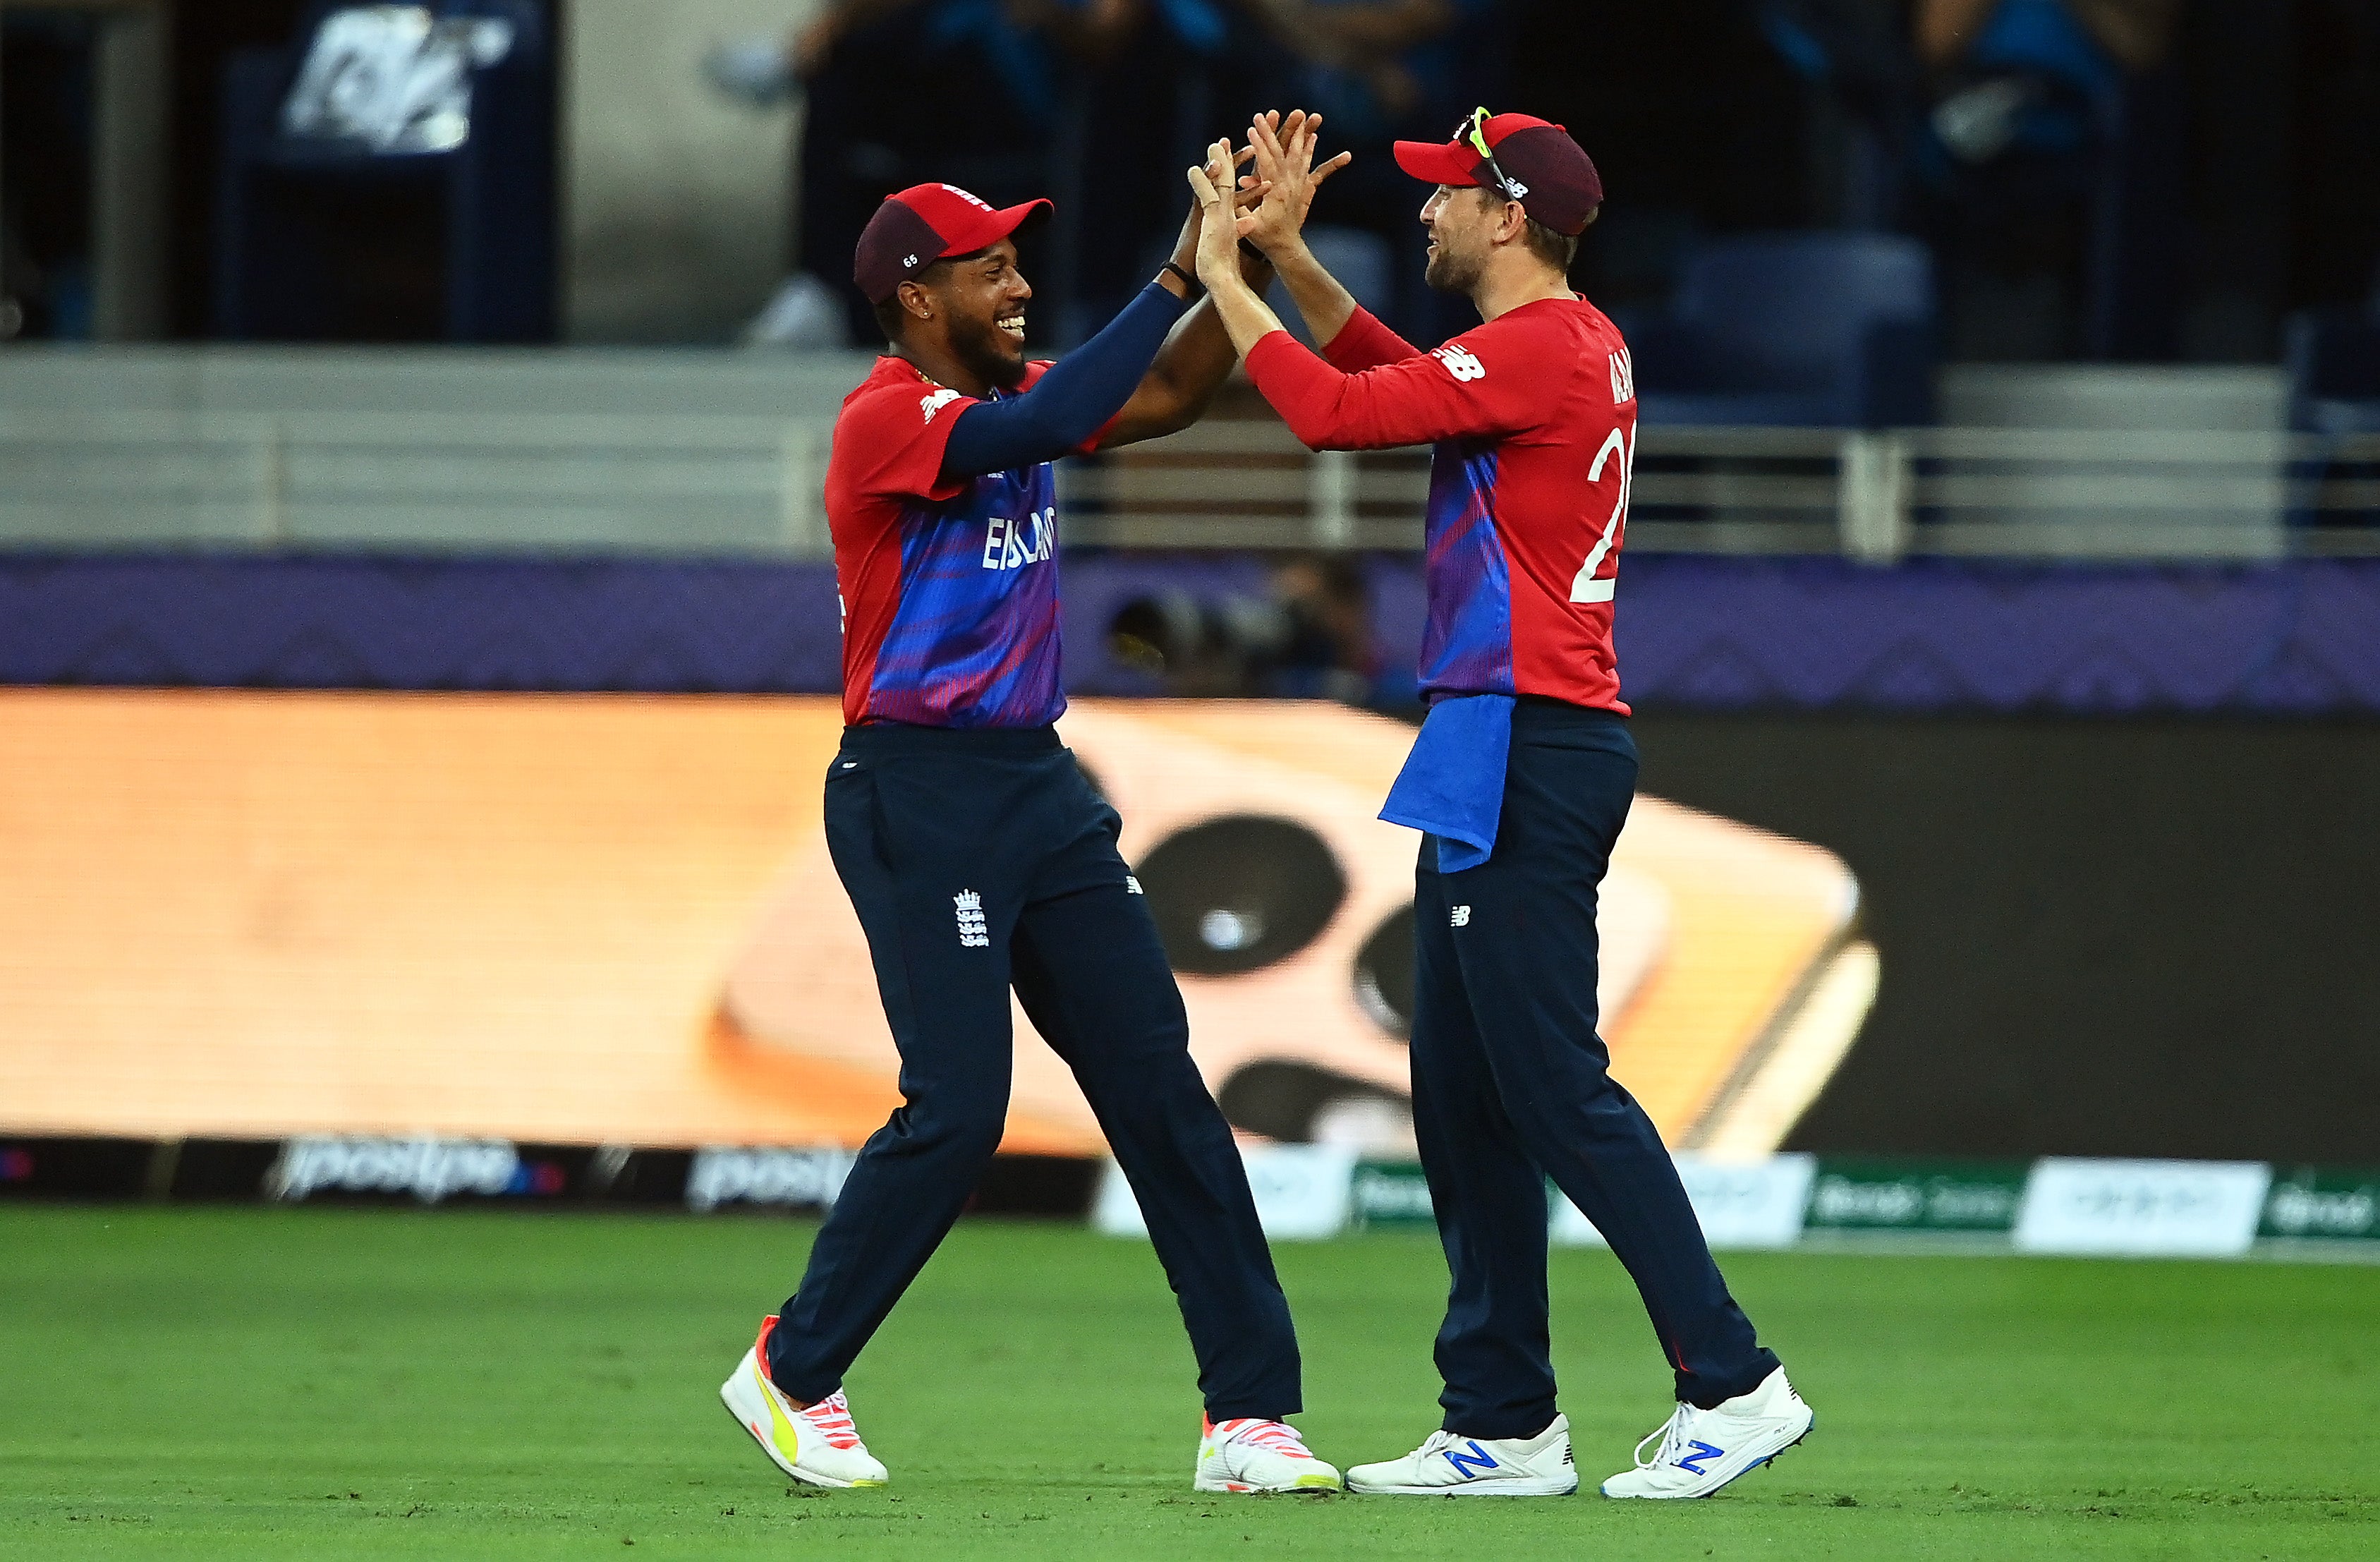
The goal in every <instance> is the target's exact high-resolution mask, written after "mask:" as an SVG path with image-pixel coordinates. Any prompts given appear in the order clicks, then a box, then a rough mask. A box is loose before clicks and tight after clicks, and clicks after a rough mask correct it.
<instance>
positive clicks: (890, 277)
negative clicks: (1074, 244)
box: [851, 185, 1055, 304]
mask: <svg viewBox="0 0 2380 1562" xmlns="http://www.w3.org/2000/svg"><path fill="white" fill-rule="evenodd" d="M1053 210H1055V208H1053V207H1052V206H1051V205H1050V202H1048V201H1026V203H1025V204H1024V205H1022V206H1010V207H1006V208H1002V207H997V206H994V205H992V204H991V203H990V201H983V200H980V199H978V198H977V197H976V196H972V195H969V194H968V193H967V192H966V191H965V190H963V189H960V188H959V187H958V186H956V185H911V186H910V187H909V188H908V189H905V190H899V191H896V192H895V193H893V194H892V195H888V196H886V197H885V198H884V204H883V205H881V206H879V207H878V208H876V214H875V215H874V216H872V217H870V218H868V226H867V227H865V228H863V229H862V230H861V231H860V235H859V249H858V251H857V252H856V254H854V255H853V256H852V261H851V279H852V280H853V281H854V282H856V283H857V284H859V290H860V291H861V292H862V293H865V294H867V295H868V302H869V303H871V304H880V303H882V302H883V301H884V300H885V299H889V298H891V297H892V294H893V292H894V290H895V289H897V288H898V287H900V286H901V284H903V283H904V282H906V281H908V280H909V279H910V278H912V277H914V276H916V275H917V274H918V273H919V272H921V271H923V270H925V269H926V268H927V267H928V266H929V265H932V264H933V263H934V262H936V261H940V260H947V259H949V258H950V257H951V256H953V255H972V254H974V253H975V252H976V251H977V250H987V249H990V247H991V246H992V245H994V244H997V243H999V242H1000V241H1001V240H1002V239H1003V238H1007V237H1008V236H1009V235H1010V234H1012V233H1014V232H1015V231H1016V230H1017V229H1018V228H1020V227H1023V226H1025V225H1026V223H1028V222H1031V221H1033V220H1034V219H1036V218H1038V217H1046V216H1048V215H1049V214H1050V212H1051V211H1053Z"/></svg>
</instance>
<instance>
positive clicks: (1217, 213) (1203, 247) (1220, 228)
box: [1189, 136, 1256, 292]
mask: <svg viewBox="0 0 2380 1562" xmlns="http://www.w3.org/2000/svg"><path fill="white" fill-rule="evenodd" d="M1236 162H1237V159H1235V158H1234V157H1233V155H1232V142H1231V138H1230V137H1228V136H1226V137H1225V138H1223V139H1222V140H1219V141H1217V142H1215V143H1214V144H1213V145H1212V146H1210V147H1208V149H1207V163H1206V165H1205V166H1204V167H1199V168H1193V169H1191V170H1190V172H1189V177H1190V190H1191V193H1192V194H1193V195H1195V196H1196V197H1197V201H1198V280H1199V281H1201V282H1203V283H1205V284H1206V285H1207V287H1208V290H1209V291H1210V292H1215V291H1220V290H1221V289H1222V288H1224V287H1228V286H1230V285H1232V284H1233V283H1237V282H1239V281H1240V280H1241V278H1240V238H1241V225H1242V224H1245V223H1253V222H1254V221H1255V220H1256V219H1255V217H1254V216H1253V215H1240V214H1237V213H1236V212H1235V210H1234V208H1235V207H1236V206H1237V205H1238V201H1237V200H1236V199H1235V198H1236V197H1237V195H1238V194H1239V193H1240V192H1239V190H1238V189H1237V184H1238V181H1237V180H1236V179H1235V178H1234V177H1233V167H1234V165H1235V164H1236Z"/></svg>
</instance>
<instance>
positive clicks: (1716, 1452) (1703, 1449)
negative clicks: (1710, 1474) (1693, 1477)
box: [1678, 1441, 1727, 1475]
mask: <svg viewBox="0 0 2380 1562" xmlns="http://www.w3.org/2000/svg"><path fill="white" fill-rule="evenodd" d="M1687 1446H1688V1447H1691V1448H1692V1449H1694V1457H1693V1458H1682V1459H1680V1460H1679V1461H1678V1468H1679V1469H1680V1470H1693V1471H1694V1473H1695V1474H1697V1475H1701V1474H1705V1473H1706V1471H1705V1470H1704V1469H1703V1461H1704V1460H1706V1459H1715V1458H1718V1457H1719V1456H1720V1455H1721V1454H1724V1453H1726V1452H1727V1450H1726V1449H1725V1448H1714V1447H1712V1446H1710V1445H1709V1444H1708V1443H1704V1442H1699V1441H1697V1442H1694V1443H1689V1444H1688V1445H1687Z"/></svg>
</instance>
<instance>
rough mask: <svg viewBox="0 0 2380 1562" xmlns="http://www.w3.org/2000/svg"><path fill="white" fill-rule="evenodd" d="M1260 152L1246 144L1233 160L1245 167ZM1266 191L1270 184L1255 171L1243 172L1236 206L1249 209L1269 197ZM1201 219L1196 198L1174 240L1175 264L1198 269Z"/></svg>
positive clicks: (1235, 163)
mask: <svg viewBox="0 0 2380 1562" xmlns="http://www.w3.org/2000/svg"><path fill="white" fill-rule="evenodd" d="M1256 154H1257V153H1256V148H1254V147H1252V146H1244V147H1242V148H1240V150H1239V151H1237V152H1235V153H1233V154H1232V162H1233V165H1235V166H1245V165H1247V164H1249V163H1250V162H1252V161H1254V159H1255V157H1256ZM1265 193H1266V187H1265V185H1264V182H1263V181H1262V180H1261V179H1258V178H1257V177H1256V176H1255V175H1254V174H1243V175H1242V176H1240V178H1239V183H1238V188H1237V189H1235V190H1234V191H1233V197H1232V203H1233V207H1234V209H1235V210H1236V211H1239V212H1246V211H1249V210H1251V209H1253V208H1254V207H1255V206H1256V204H1257V202H1258V201H1262V200H1263V199H1264V198H1265ZM1200 222H1201V211H1200V207H1199V204H1198V202H1197V201H1195V200H1194V201H1191V202H1190V214H1189V216H1187V217H1186V218H1184V220H1183V223H1182V232H1181V234H1180V235H1179V236H1178V237H1176V238H1175V239H1174V240H1173V256H1172V260H1173V263H1174V264H1175V265H1177V266H1180V267H1181V268H1182V269H1183V270H1184V271H1196V269H1197V264H1198V230H1199V226H1200Z"/></svg>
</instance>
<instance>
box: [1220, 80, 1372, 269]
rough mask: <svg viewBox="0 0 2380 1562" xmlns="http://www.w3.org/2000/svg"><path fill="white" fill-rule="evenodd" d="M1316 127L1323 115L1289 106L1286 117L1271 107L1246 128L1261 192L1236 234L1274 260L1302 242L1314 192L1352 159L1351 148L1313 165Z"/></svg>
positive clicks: (1320, 126)
mask: <svg viewBox="0 0 2380 1562" xmlns="http://www.w3.org/2000/svg"><path fill="white" fill-rule="evenodd" d="M1321 128H1322V116H1320V115H1318V114H1308V113H1306V112H1305V110H1304V109H1292V110H1291V111H1290V112H1289V115H1288V116H1287V117H1286V118H1283V116H1282V115H1281V110H1279V109H1273V110H1271V111H1269V112H1268V113H1265V114H1261V115H1258V116H1257V118H1256V121H1255V123H1253V124H1251V125H1250V126H1249V127H1248V147H1247V150H1248V151H1249V152H1251V153H1255V156H1256V173H1255V183H1256V185H1257V188H1259V189H1262V190H1263V191H1264V196H1263V199H1262V201H1259V202H1258V204H1257V207H1256V209H1255V210H1254V211H1253V212H1251V213H1249V214H1247V215H1245V216H1244V217H1242V218H1241V219H1240V237H1242V238H1245V239H1246V240H1247V241H1248V242H1249V243H1251V244H1253V245H1255V246H1256V247H1257V249H1258V250H1263V251H1264V253H1265V254H1266V256H1267V257H1268V258H1269V259H1271V260H1274V261H1279V260H1280V259H1281V256H1282V255H1283V254H1284V253H1286V252H1288V251H1289V250H1292V249H1293V247H1295V246H1296V245H1297V244H1298V243H1299V242H1300V241H1301V240H1300V238H1299V235H1300V234H1301V233H1302V232H1303V230H1304V229H1305V214H1306V213H1307V211H1308V210H1310V209H1311V208H1312V207H1313V205H1314V192H1315V190H1316V189H1318V188H1320V186H1321V184H1322V181H1323V180H1325V179H1327V178H1329V177H1330V176H1331V175H1333V174H1335V173H1337V172H1338V171H1339V170H1340V169H1342V168H1344V167H1345V166H1347V165H1348V164H1349V163H1351V162H1353V161H1354V154H1353V153H1344V152H1342V153H1340V154H1339V155H1338V156H1336V157H1333V158H1331V159H1330V161H1329V162H1327V163H1325V164H1323V165H1322V166H1320V167H1319V168H1318V167H1316V166H1315V165H1314V149H1315V144H1316V142H1317V140H1318V139H1319V138H1318V132H1319V131H1320V130H1321Z"/></svg>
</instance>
